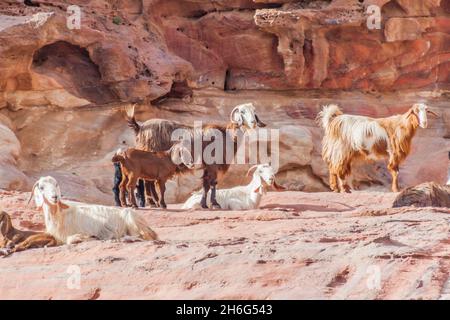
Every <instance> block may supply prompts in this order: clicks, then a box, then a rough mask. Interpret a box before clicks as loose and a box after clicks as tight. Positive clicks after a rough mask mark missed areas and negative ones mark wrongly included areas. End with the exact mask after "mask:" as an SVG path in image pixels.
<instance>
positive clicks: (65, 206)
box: [58, 201, 69, 210]
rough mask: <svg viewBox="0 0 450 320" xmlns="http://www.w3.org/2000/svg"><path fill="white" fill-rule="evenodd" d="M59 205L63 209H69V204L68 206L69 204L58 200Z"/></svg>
mask: <svg viewBox="0 0 450 320" xmlns="http://www.w3.org/2000/svg"><path fill="white" fill-rule="evenodd" d="M58 206H59V208H60V209H62V210H66V209H69V206H68V205H67V204H65V203H63V202H61V201H59V202H58Z"/></svg>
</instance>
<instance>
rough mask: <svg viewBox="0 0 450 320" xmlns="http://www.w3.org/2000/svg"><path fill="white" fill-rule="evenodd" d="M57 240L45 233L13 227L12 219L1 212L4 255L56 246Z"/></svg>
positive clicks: (1, 246) (0, 245) (0, 234)
mask: <svg viewBox="0 0 450 320" xmlns="http://www.w3.org/2000/svg"><path fill="white" fill-rule="evenodd" d="M56 244H57V241H56V239H55V238H54V237H53V236H51V235H49V234H48V233H44V232H35V231H22V230H18V229H16V228H14V227H13V225H12V222H11V217H10V216H9V215H8V214H7V213H6V212H3V211H1V212H0V249H3V251H2V253H3V254H4V255H9V254H11V253H13V252H18V251H23V250H27V249H31V248H42V247H53V246H56Z"/></svg>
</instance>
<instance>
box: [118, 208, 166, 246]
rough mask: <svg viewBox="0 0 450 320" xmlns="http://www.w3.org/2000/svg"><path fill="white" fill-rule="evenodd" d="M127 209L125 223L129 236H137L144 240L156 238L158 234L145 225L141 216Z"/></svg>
mask: <svg viewBox="0 0 450 320" xmlns="http://www.w3.org/2000/svg"><path fill="white" fill-rule="evenodd" d="M127 211H128V212H126V215H125V223H126V226H127V229H128V232H129V234H130V235H131V236H138V237H140V238H142V239H144V240H158V235H157V234H156V232H155V231H153V230H152V229H151V228H150V227H149V226H148V225H147V222H146V221H145V219H144V217H143V216H141V215H140V214H138V213H137V212H134V211H133V210H131V209H128V210H127Z"/></svg>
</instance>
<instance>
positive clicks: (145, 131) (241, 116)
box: [126, 103, 266, 208]
mask: <svg viewBox="0 0 450 320" xmlns="http://www.w3.org/2000/svg"><path fill="white" fill-rule="evenodd" d="M126 111H127V121H128V125H129V126H130V127H131V128H132V129H133V131H134V133H135V136H136V148H137V149H140V150H146V151H161V150H166V149H168V148H170V147H171V146H172V145H173V144H174V143H175V141H172V134H173V133H174V131H175V130H178V129H184V130H186V131H188V132H190V133H191V136H192V137H194V139H193V140H194V141H191V143H192V144H195V139H201V137H198V136H197V137H196V134H195V133H194V131H195V129H194V127H192V126H188V125H185V124H182V123H179V122H175V121H169V120H162V119H151V120H147V121H146V122H144V123H143V124H142V125H141V124H139V123H137V121H136V119H135V115H134V106H132V107H128V108H127V110H126ZM265 126H266V125H265V124H264V123H263V122H261V121H260V120H259V118H258V116H257V114H256V112H255V108H254V106H253V105H252V104H251V103H246V104H242V105H239V106H236V107H235V108H234V109H233V110H232V111H231V114H230V122H229V123H228V125H205V126H203V128H202V131H203V135H204V136H208V135H211V134H210V133H211V131H212V130H211V129H216V130H218V131H220V133H221V135H222V141H234V149H233V154H232V155H230V154H228V155H227V153H226V146H225V144H224V145H223V148H224V149H223V150H222V151H223V153H222V154H223V159H219V160H224V161H217V162H214V163H206V162H205V161H204V159H202V164H203V168H204V172H203V176H202V179H203V196H202V201H201V205H202V207H203V208H207V202H206V197H207V194H208V192H209V190H210V189H211V205H212V207H213V208H220V205H219V204H218V202H217V201H216V185H217V182H218V179H219V177H220V176H223V174H225V173H226V171H227V170H228V168H229V167H230V164H229V163H230V161H229V159H230V158H231V156H233V157H234V155H235V154H236V151H237V142H236V141H237V139H236V135H237V133H238V131H240V129H243V130H247V129H255V128H256V127H265ZM212 135H213V134H212ZM211 143H212V142H211V141H203V139H202V142H201V145H202V154H203V151H204V150H205V148H206V147H208V146H209V145H210V144H211ZM192 149H193V146H192V145H191V150H192ZM225 160H227V161H225ZM146 184H147V183H146ZM146 189H147V186H146Z"/></svg>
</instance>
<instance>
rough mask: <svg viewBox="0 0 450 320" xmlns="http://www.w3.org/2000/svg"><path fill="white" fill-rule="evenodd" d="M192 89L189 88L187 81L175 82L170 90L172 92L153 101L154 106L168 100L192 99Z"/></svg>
mask: <svg viewBox="0 0 450 320" xmlns="http://www.w3.org/2000/svg"><path fill="white" fill-rule="evenodd" d="M192 93H193V91H192V89H191V88H190V87H189V85H188V83H187V81H186V80H184V81H174V82H173V83H172V87H171V88H170V91H169V92H168V93H167V94H165V95H163V96H161V97H159V98H157V99H155V100H152V104H154V105H158V104H161V103H162V102H163V101H165V100H167V99H170V98H172V99H186V98H190V97H192Z"/></svg>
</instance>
